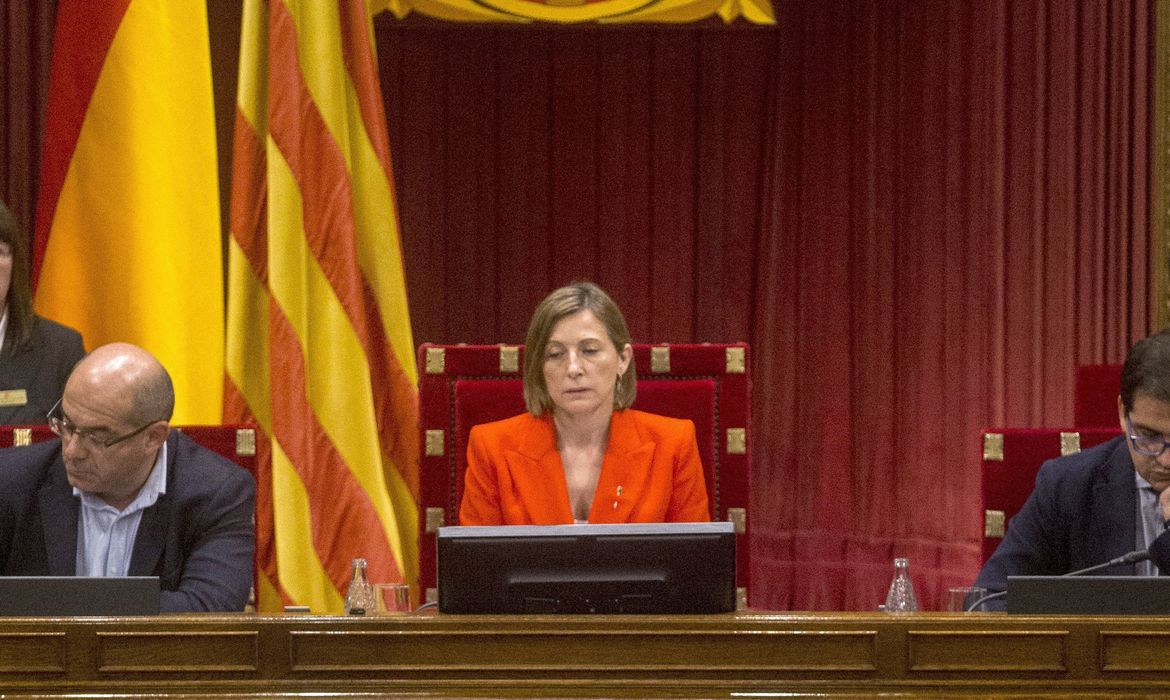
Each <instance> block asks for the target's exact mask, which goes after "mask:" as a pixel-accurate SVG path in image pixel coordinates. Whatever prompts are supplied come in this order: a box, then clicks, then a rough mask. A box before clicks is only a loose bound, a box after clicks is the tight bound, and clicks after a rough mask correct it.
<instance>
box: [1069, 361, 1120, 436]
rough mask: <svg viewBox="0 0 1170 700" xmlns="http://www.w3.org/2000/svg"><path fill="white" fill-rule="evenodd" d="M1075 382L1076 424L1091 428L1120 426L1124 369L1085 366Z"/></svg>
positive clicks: (1074, 408) (1082, 366) (1080, 369)
mask: <svg viewBox="0 0 1170 700" xmlns="http://www.w3.org/2000/svg"><path fill="white" fill-rule="evenodd" d="M1074 381H1075V385H1076V388H1075V391H1076V393H1075V394H1074V396H1073V423H1074V424H1075V425H1078V426H1081V427H1090V428H1111V427H1115V426H1117V395H1118V394H1119V393H1121V365H1081V366H1080V367H1077V372H1076V377H1075V380H1074Z"/></svg>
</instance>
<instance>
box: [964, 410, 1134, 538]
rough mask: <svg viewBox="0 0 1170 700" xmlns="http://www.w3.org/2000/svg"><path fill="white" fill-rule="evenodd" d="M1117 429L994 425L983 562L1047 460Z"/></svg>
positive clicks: (986, 475) (986, 453)
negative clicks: (1002, 426)
mask: <svg viewBox="0 0 1170 700" xmlns="http://www.w3.org/2000/svg"><path fill="white" fill-rule="evenodd" d="M1120 434H1121V430H1120V429H1119V428H1118V427H1117V426H1114V427H1112V428H1070V429H1065V430H1061V429H1059V428H992V429H989V430H987V431H986V432H984V434H983V476H982V487H981V489H980V492H981V494H982V497H983V561H987V558H988V557H990V556H991V554H992V553H993V552H994V551H995V548H996V547H998V546H999V543H1000V541H1001V540H1002V539H1003V536H1004V534H1005V533H1006V532H1007V528H1008V526H1010V524H1011V518H1012V516H1014V515H1015V514H1016V513H1017V512H1019V510H1020V508H1021V507H1022V506H1023V505H1024V501H1026V500H1028V496H1029V495H1030V494H1031V493H1032V488H1033V486H1035V484H1036V473H1037V472H1038V471H1040V465H1042V464H1043V463H1044V461H1045V460H1048V459H1052V458H1054V457H1060V456H1062V455H1069V454H1073V453H1075V452H1079V451H1080V450H1082V449H1084V448H1086V447H1092V446H1093V445H1098V444H1100V443H1102V442H1105V441H1106V440H1110V439H1112V438H1115V437H1117V436H1118V435H1120Z"/></svg>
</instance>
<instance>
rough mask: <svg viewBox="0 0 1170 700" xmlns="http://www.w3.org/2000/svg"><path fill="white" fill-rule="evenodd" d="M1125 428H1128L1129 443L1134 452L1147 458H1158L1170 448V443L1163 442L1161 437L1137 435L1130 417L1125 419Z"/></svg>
mask: <svg viewBox="0 0 1170 700" xmlns="http://www.w3.org/2000/svg"><path fill="white" fill-rule="evenodd" d="M1125 427H1126V428H1128V435H1127V437H1128V438H1129V443H1130V444H1131V445H1133V451H1134V452H1137V453H1138V454H1140V455H1145V456H1147V457H1157V456H1158V455H1160V454H1162V453H1163V452H1165V451H1166V448H1167V447H1170V442H1168V441H1166V440H1163V439H1162V438H1160V437H1149V436H1146V435H1137V434H1135V433H1134V432H1133V423H1132V422H1130V420H1129V416H1126V417H1125Z"/></svg>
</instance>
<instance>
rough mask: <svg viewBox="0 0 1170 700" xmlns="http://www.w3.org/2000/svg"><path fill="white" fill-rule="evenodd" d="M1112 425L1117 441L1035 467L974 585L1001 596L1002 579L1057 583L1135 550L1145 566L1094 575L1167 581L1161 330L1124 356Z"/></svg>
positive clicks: (1169, 463)
mask: <svg viewBox="0 0 1170 700" xmlns="http://www.w3.org/2000/svg"><path fill="white" fill-rule="evenodd" d="M1117 419H1118V424H1119V425H1120V427H1121V430H1122V435H1121V436H1119V437H1117V438H1114V439H1113V440H1110V441H1109V442H1105V443H1102V444H1101V445H1097V446H1096V447H1091V448H1089V449H1087V450H1083V451H1081V452H1078V453H1076V454H1072V455H1069V456H1067V457H1060V458H1057V459H1052V460H1049V461H1047V462H1045V463H1044V464H1043V466H1041V467H1040V472H1039V473H1038V474H1037V475H1036V486H1035V488H1034V489H1033V491H1032V494H1031V495H1030V496H1028V500H1027V502H1026V503H1024V506H1023V508H1021V509H1020V511H1019V513H1017V514H1016V515H1015V517H1013V518H1012V520H1011V522H1010V523H1009V524H1008V530H1007V533H1006V535H1005V537H1004V539H1003V541H1002V542H1001V543H1000V545H999V547H998V548H996V550H995V553H994V554H992V555H991V557H990V558H989V559H988V560H987V563H985V564H984V565H983V570H982V571H980V572H979V577H978V579H977V580H976V584H975V585H977V586H982V587H984V588H987V589H988V590H990V591H1002V590H1005V589H1006V588H1007V577H1008V576H1023V575H1040V576H1059V575H1062V574H1066V573H1069V572H1072V571H1077V570H1079V569H1084V568H1088V567H1090V566H1094V565H1097V564H1104V563H1105V562H1108V561H1112V560H1113V559H1115V558H1118V557H1121V556H1122V555H1124V554H1126V553H1128V552H1131V551H1136V550H1149V552H1150V555H1151V558H1150V560H1148V561H1141V562H1137V563H1136V564H1118V565H1116V566H1112V567H1110V568H1108V569H1106V570H1105V571H1103V572H1100V573H1101V574H1103V575H1113V576H1125V575H1142V576H1152V575H1159V574H1165V575H1170V329H1168V330H1163V331H1161V332H1159V333H1155V334H1154V335H1152V336H1150V337H1148V338H1144V339H1142V340H1140V341H1138V342H1137V343H1135V344H1134V346H1133V347H1132V348H1130V350H1129V353H1128V355H1127V356H1126V359H1125V365H1124V366H1123V367H1122V371H1121V393H1120V395H1119V396H1118V397H1117ZM996 604H997V605H998V606H1000V607H1002V606H1003V601H1002V599H1001V600H999V601H996Z"/></svg>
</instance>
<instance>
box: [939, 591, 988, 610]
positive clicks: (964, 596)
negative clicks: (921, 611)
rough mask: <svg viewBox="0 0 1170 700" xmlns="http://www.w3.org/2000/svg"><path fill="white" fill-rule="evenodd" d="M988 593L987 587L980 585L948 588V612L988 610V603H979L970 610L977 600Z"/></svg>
mask: <svg viewBox="0 0 1170 700" xmlns="http://www.w3.org/2000/svg"><path fill="white" fill-rule="evenodd" d="M985 595H987V589H986V588H981V587H979V586H963V587H960V588H948V589H947V608H946V609H947V612H987V603H985V602H984V603H979V605H977V606H975V608H974V609H973V610H968V608H970V607H971V606H972V605H973V604H974V603H975V602H976V601H978V600H979V599H980V598H982V597H983V596H985Z"/></svg>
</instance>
